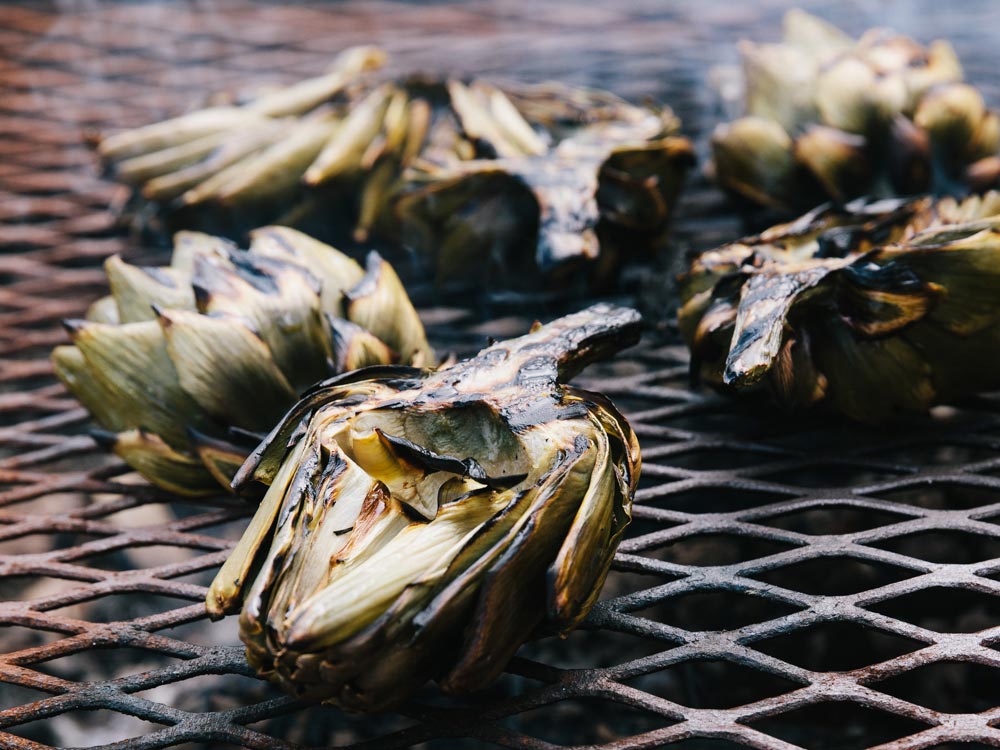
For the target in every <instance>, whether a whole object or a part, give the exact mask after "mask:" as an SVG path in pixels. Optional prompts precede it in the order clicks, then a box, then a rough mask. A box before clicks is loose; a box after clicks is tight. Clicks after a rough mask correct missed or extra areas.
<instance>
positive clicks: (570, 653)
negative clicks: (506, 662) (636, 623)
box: [518, 630, 677, 669]
mask: <svg viewBox="0 0 1000 750" xmlns="http://www.w3.org/2000/svg"><path fill="white" fill-rule="evenodd" d="M676 645H677V644H676V642H674V641H670V640H663V639H660V638H649V637H644V636H638V635H632V634H630V633H621V632H617V631H614V630H575V631H573V632H572V633H570V634H569V635H567V636H565V637H560V636H550V637H548V638H540V639H538V640H536V641H532V642H531V643H528V644H526V645H524V646H522V647H521V650H520V651H518V655H519V656H522V657H524V658H526V659H532V660H534V661H538V662H540V663H542V664H546V665H548V666H552V667H558V668H559V669H587V668H594V667H598V668H605V667H613V666H615V665H617V664H624V663H625V662H628V661H632V660H633V659H641V658H643V657H646V656H652V655H653V654H656V653H659V652H661V651H666V650H667V649H670V648H673V647H674V646H676Z"/></svg>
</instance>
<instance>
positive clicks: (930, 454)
mask: <svg viewBox="0 0 1000 750" xmlns="http://www.w3.org/2000/svg"><path fill="white" fill-rule="evenodd" d="M872 455H873V457H875V458H878V459H879V460H881V461H887V462H891V463H897V462H898V463H901V464H909V465H911V466H955V465H958V464H969V463H973V462H975V461H985V460H986V459H989V458H993V457H995V456H996V448H995V447H993V446H988V445H968V444H967V445H955V444H947V443H943V444H938V443H933V444H929V445H905V446H899V447H893V448H889V449H888V450H884V451H877V452H875V453H874V454H872Z"/></svg>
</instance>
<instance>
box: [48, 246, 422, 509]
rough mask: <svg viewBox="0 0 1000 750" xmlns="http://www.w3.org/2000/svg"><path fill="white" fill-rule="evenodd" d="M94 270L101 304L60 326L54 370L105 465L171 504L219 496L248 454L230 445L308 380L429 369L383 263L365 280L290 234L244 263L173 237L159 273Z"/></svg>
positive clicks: (245, 256) (334, 254)
mask: <svg viewBox="0 0 1000 750" xmlns="http://www.w3.org/2000/svg"><path fill="white" fill-rule="evenodd" d="M105 269H106V271H107V274H108V281H109V283H110V286H111V295H110V296H109V297H105V298H104V299H101V300H99V301H98V302H96V303H95V304H94V305H93V307H91V309H90V311H89V313H88V315H87V319H86V320H73V321H67V324H66V325H67V328H68V330H69V331H70V335H71V338H72V341H73V345H72V346H59V347H57V348H56V349H55V351H54V352H53V355H52V360H53V364H54V366H55V371H56V374H57V375H58V376H59V378H60V379H61V380H62V381H63V383H65V384H66V386H67V388H69V390H70V391H72V393H73V394H74V395H75V396H76V397H77V398H79V399H80V401H81V402H82V403H83V405H84V406H85V407H86V408H87V409H88V410H89V411H90V412H91V413H92V414H93V415H94V416H95V418H96V419H97V421H98V422H99V423H100V424H101V425H102V426H103V427H104V428H106V429H107V430H111V431H112V432H111V433H99V435H100V436H101V437H102V439H103V441H104V442H106V443H107V444H108V445H109V447H110V448H111V449H112V450H113V451H114V452H115V453H117V454H118V455H119V456H120V457H121V458H122V459H124V460H125V462H126V463H128V464H129V465H130V466H132V467H133V468H134V469H136V470H137V471H138V472H139V473H141V474H142V475H144V476H145V477H146V478H147V479H149V480H150V481H151V482H153V483H154V484H156V485H158V486H160V487H162V488H164V489H167V490H171V491H174V492H177V493H180V494H184V495H198V494H205V493H211V492H218V491H219V487H220V485H221V486H222V487H226V488H227V489H228V488H229V483H230V481H231V480H232V476H233V474H234V473H235V471H236V469H237V468H239V466H240V464H242V463H243V461H244V459H245V458H246V457H247V454H249V452H250V450H251V449H252V448H253V446H254V445H255V444H256V442H257V441H256V440H251V442H250V443H249V444H247V442H246V440H245V439H240V433H256V434H258V435H263V434H266V433H267V432H268V431H269V430H270V429H271V428H272V427H273V426H274V424H275V423H276V422H277V421H278V420H279V419H280V418H281V416H282V415H283V414H284V413H285V412H286V411H287V410H288V408H289V407H290V406H292V405H293V404H294V403H295V401H296V398H297V394H299V393H300V392H301V391H302V390H304V389H305V388H307V387H308V386H310V385H311V384H313V383H315V382H316V381H318V380H321V379H323V378H326V377H329V376H330V375H332V374H336V373H343V372H347V371H350V370H353V369H355V368H358V367H364V366H366V365H372V364H391V363H396V362H404V363H417V364H425V365H429V364H432V362H433V353H432V351H431V349H430V347H429V346H428V344H427V339H426V337H425V336H424V330H423V326H422V324H421V323H420V319H419V318H418V317H417V313H416V311H415V310H414V308H413V305H412V304H411V303H410V300H409V298H408V297H407V296H406V291H405V290H404V289H403V286H402V284H401V283H400V281H399V277H397V276H396V273H395V272H394V271H393V269H392V267H391V266H390V265H389V264H388V263H386V262H385V261H384V260H382V259H381V258H380V257H379V256H378V255H377V254H375V253H372V254H371V255H369V257H368V262H367V269H363V268H362V267H361V266H360V265H359V264H358V263H357V262H355V261H354V260H352V259H351V258H349V257H347V256H346V255H343V254H341V253H340V252H339V251H337V250H335V249H333V248H332V247H330V246H328V245H324V244H323V243H321V242H317V241H316V240H314V239H312V238H310V237H308V236H306V235H304V234H301V233H299V232H297V231H295V230H294V229H288V228H286V227H265V228H263V229H259V230H257V231H255V232H254V233H253V240H252V242H251V244H250V249H249V251H241V250H238V249H237V248H236V247H235V246H234V245H232V244H231V243H229V242H228V241H227V240H223V239H220V238H218V237H211V236H209V235H204V234H198V233H195V232H180V233H178V235H177V236H176V238H175V246H174V254H173V259H172V262H171V265H170V266H167V267H163V268H151V267H140V266H133V265H130V264H128V263H126V262H125V261H123V260H121V259H120V258H119V257H117V256H115V257H112V258H109V259H108V261H107V262H106V263H105ZM233 428H235V430H234V429H233Z"/></svg>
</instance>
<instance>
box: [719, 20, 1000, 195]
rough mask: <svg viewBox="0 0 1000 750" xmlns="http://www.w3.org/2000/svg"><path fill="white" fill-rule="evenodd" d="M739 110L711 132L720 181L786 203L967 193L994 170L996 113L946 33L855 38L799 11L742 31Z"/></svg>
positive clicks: (999, 166)
mask: <svg viewBox="0 0 1000 750" xmlns="http://www.w3.org/2000/svg"><path fill="white" fill-rule="evenodd" d="M740 52H741V54H742V57H743V102H742V104H743V107H744V116H743V117H741V118H739V119H737V120H734V121H732V122H729V123H724V124H721V125H719V126H718V127H717V128H716V130H715V133H714V134H713V136H712V152H713V165H712V169H713V172H714V175H715V179H716V181H717V182H718V183H719V184H720V185H721V186H722V187H724V188H725V189H727V190H728V191H730V192H731V193H733V194H736V195H738V196H741V197H742V198H745V199H747V200H749V201H751V202H753V203H756V204H759V205H763V206H768V207H770V208H772V209H777V210H778V211H779V212H781V213H786V214H787V213H792V212H794V211H796V210H806V209H809V208H812V207H813V206H815V205H817V204H818V203H821V202H822V201H824V200H834V201H838V202H843V201H847V200H850V199H852V198H856V197H858V196H862V195H876V196H895V195H916V194H920V193H925V192H928V191H931V192H935V193H938V194H951V195H962V194H965V193H967V192H968V191H969V190H985V189H988V188H990V187H995V186H996V185H997V182H998V180H1000V158H998V153H1000V116H998V114H997V113H996V112H993V111H990V110H988V109H987V108H986V106H985V105H984V103H983V97H982V95H981V94H980V93H979V91H978V90H977V89H976V88H975V87H973V86H970V85H968V84H966V83H963V82H962V67H961V65H960V63H959V61H958V58H957V56H956V55H955V51H954V50H953V49H952V47H951V45H950V44H949V43H948V42H946V41H942V40H938V41H935V42H932V43H931V44H930V45H928V46H926V47H923V46H921V45H919V44H917V43H916V42H915V41H913V40H912V39H909V38H907V37H904V36H900V35H897V34H895V33H892V32H890V31H888V30H886V29H872V30H870V31H868V32H866V33H865V34H864V35H863V36H862V37H861V38H860V39H858V40H853V39H851V38H850V37H848V36H847V35H845V34H844V33H843V32H841V31H840V30H839V29H836V28H834V27H833V26H831V25H829V24H828V23H826V22H825V21H823V20H821V19H819V18H816V17H815V16H811V15H809V14H808V13H805V12H803V11H801V10H792V11H789V12H788V14H787V15H786V16H785V24H784V39H783V41H782V42H781V43H778V44H758V43H754V42H749V41H744V42H742V43H741V45H740Z"/></svg>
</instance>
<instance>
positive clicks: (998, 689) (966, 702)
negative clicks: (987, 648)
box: [869, 661, 1000, 714]
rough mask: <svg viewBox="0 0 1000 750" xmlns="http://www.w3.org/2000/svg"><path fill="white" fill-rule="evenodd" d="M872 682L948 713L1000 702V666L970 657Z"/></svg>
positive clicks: (967, 711)
mask: <svg viewBox="0 0 1000 750" xmlns="http://www.w3.org/2000/svg"><path fill="white" fill-rule="evenodd" d="M869 684H870V685H871V687H873V688H875V689H876V690H879V691H881V692H883V693H888V694H889V695H894V696H896V697H897V698H902V699H903V700H907V701H910V702H911V703H917V704H919V705H921V706H927V707H928V708H933V709H934V710H935V711H942V712H944V713H950V714H959V713H961V714H973V713H980V712H982V711H987V710H989V709H991V708H995V707H996V706H1000V668H997V667H991V666H987V665H985V664H977V663H975V662H970V661H939V662H935V663H934V664H926V665H924V666H922V667H917V668H916V669H911V670H909V671H907V672H903V673H902V674H898V675H896V676H894V677H890V678H889V679H887V680H882V681H880V682H874V683H869Z"/></svg>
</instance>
